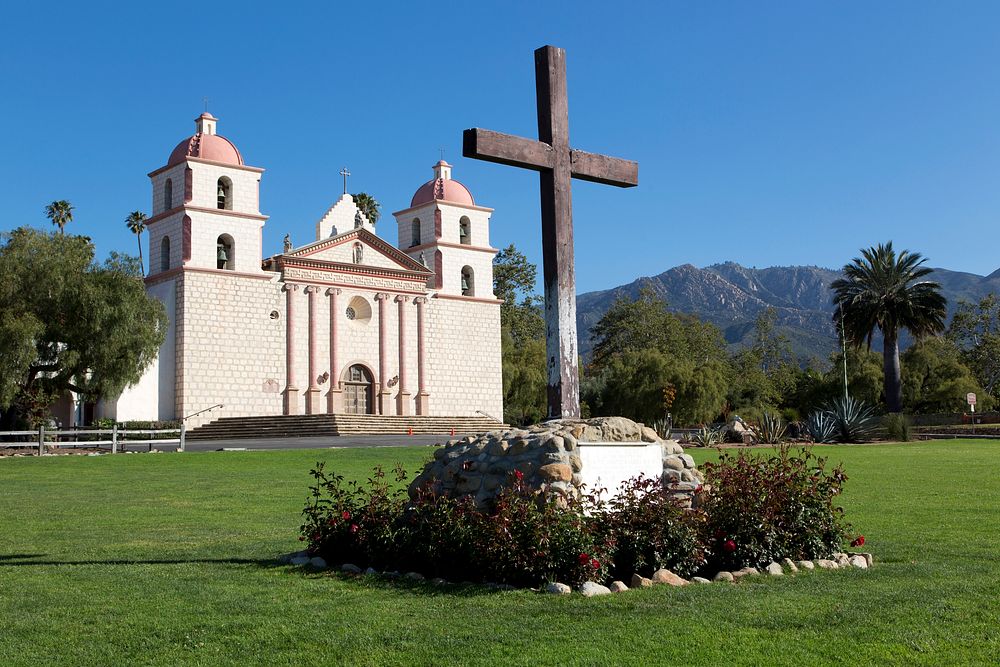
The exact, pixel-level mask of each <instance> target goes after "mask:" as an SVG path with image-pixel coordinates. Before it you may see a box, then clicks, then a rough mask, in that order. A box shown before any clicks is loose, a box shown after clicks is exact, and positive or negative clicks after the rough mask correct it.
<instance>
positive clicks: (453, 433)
mask: <svg viewBox="0 0 1000 667" xmlns="http://www.w3.org/2000/svg"><path fill="white" fill-rule="evenodd" d="M451 434H452V435H455V429H454V427H452V429H451Z"/></svg>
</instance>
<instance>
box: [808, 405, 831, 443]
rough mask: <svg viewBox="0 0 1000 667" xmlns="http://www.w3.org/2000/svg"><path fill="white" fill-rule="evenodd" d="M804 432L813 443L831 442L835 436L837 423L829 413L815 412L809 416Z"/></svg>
mask: <svg viewBox="0 0 1000 667" xmlns="http://www.w3.org/2000/svg"><path fill="white" fill-rule="evenodd" d="M806 430H807V431H808V432H809V437H811V438H812V440H813V442H821V443H825V442H833V439H834V436H835V435H836V434H837V422H836V421H835V420H834V418H833V415H831V414H830V413H829V412H825V411H823V410H817V411H816V412H814V413H812V414H811V415H809V420H808V421H807V422H806Z"/></svg>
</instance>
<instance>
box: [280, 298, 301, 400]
mask: <svg viewBox="0 0 1000 667" xmlns="http://www.w3.org/2000/svg"><path fill="white" fill-rule="evenodd" d="M298 289H299V286H298V285H292V284H289V283H285V285H284V287H282V290H284V292H285V391H284V395H285V399H284V413H285V414H286V415H297V414H299V388H298V386H296V384H295V292H297V291H298Z"/></svg>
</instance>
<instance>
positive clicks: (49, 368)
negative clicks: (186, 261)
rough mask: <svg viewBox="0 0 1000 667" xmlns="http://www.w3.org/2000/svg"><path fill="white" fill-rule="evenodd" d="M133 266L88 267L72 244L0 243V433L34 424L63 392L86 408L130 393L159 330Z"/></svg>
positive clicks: (15, 237)
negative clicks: (28, 422) (90, 402)
mask: <svg viewBox="0 0 1000 667" xmlns="http://www.w3.org/2000/svg"><path fill="white" fill-rule="evenodd" d="M141 278H142V269H141V267H140V266H139V264H138V261H137V260H136V259H135V258H132V257H128V256H125V255H119V254H117V253H112V255H111V256H110V257H109V258H108V260H107V261H105V262H104V264H103V265H98V264H96V263H95V262H94V246H93V244H92V243H91V242H90V240H89V239H87V238H84V237H79V236H66V235H64V234H62V233H60V234H45V233H43V232H40V231H38V230H34V229H29V228H24V227H22V228H19V229H16V230H14V231H12V232H9V233H5V234H3V235H2V236H0V410H2V411H3V416H2V418H0V426H2V427H8V428H9V427H12V426H13V425H14V424H16V423H18V422H19V421H24V420H26V419H31V418H37V417H38V416H39V415H40V413H41V412H42V411H43V410H44V409H45V408H47V406H48V405H49V403H51V401H52V400H54V399H55V398H56V397H58V396H59V395H61V394H63V393H64V392H66V391H68V390H71V391H74V392H77V393H79V394H81V395H82V396H83V397H84V398H86V399H89V400H93V399H96V398H97V397H99V396H112V395H114V394H116V393H117V392H119V391H120V390H121V389H123V388H124V387H126V386H128V385H129V384H132V383H135V382H137V381H138V380H139V378H140V377H141V376H142V373H143V371H145V369H146V368H147V367H148V366H149V364H150V363H152V362H153V360H154V359H155V358H156V354H157V350H158V349H159V346H160V344H161V343H162V342H163V337H164V332H165V330H166V324H167V320H166V314H165V312H164V309H163V306H162V304H160V303H159V302H158V301H157V300H155V299H153V298H150V297H149V296H147V295H146V291H145V289H144V287H143V283H142V280H141Z"/></svg>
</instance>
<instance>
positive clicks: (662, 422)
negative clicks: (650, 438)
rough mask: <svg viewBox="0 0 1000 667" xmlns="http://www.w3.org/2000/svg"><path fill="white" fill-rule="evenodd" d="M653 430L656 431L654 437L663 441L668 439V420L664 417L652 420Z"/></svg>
mask: <svg viewBox="0 0 1000 667" xmlns="http://www.w3.org/2000/svg"><path fill="white" fill-rule="evenodd" d="M653 430H654V431H656V435H658V436H660V437H661V438H663V439H664V440H669V439H670V420H669V419H667V418H666V417H660V418H659V419H654V420H653Z"/></svg>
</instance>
